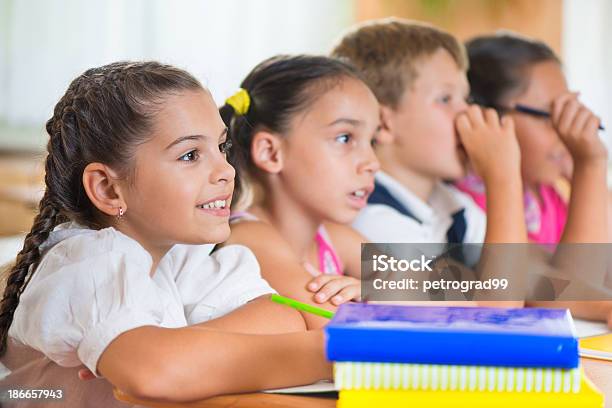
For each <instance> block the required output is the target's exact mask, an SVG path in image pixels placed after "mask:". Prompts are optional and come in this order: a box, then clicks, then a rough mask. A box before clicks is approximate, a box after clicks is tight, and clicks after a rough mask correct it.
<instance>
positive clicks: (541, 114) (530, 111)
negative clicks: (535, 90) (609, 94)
mask: <svg viewBox="0 0 612 408" xmlns="http://www.w3.org/2000/svg"><path fill="white" fill-rule="evenodd" d="M504 110H506V111H508V110H510V111H515V112H520V113H524V114H526V115H531V116H536V117H538V118H550V112H546V111H543V110H540V109H536V108H532V107H530V106H526V105H521V104H517V105H514V108H506V109H504ZM599 130H606V128H604V127H603V126H602V125H601V124H600V125H599Z"/></svg>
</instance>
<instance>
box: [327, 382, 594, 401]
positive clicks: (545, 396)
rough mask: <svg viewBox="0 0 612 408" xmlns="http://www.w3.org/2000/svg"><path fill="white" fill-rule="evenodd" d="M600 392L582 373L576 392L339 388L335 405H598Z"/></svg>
mask: <svg viewBox="0 0 612 408" xmlns="http://www.w3.org/2000/svg"><path fill="white" fill-rule="evenodd" d="M603 404H604V398H603V395H602V394H601V393H600V392H599V391H598V390H597V389H596V388H595V386H594V385H593V384H592V383H591V382H590V381H589V380H588V379H586V378H585V377H584V376H583V379H582V384H581V387H580V392H579V393H575V394H574V393H542V392H495V391H493V392H489V391H482V392H479V391H362V390H359V391H346V390H345V391H340V398H339V400H338V405H337V407H338V408H371V407H385V408H393V407H407V406H411V407H453V408H462V407H464V408H491V407H495V408H517V407H520V408H530V407H534V408H547V407H551V408H552V407H555V408H565V407H567V408H570V407H571V408H575V407H581V408H591V407H592V408H595V407H597V408H601V407H603V406H604V405H603Z"/></svg>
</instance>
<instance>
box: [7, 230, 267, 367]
mask: <svg viewBox="0 0 612 408" xmlns="http://www.w3.org/2000/svg"><path fill="white" fill-rule="evenodd" d="M43 245H44V246H43V247H41V248H42V250H44V251H46V253H45V254H44V256H43V258H42V261H41V263H40V264H39V266H38V268H37V270H36V272H35V273H34V275H33V276H32V279H31V281H30V283H29V284H28V286H27V287H26V290H25V291H24V293H23V294H22V295H21V299H20V302H19V305H18V307H17V309H16V311H15V315H14V318H13V322H12V324H11V327H10V330H9V336H10V337H12V338H14V339H15V340H16V341H19V342H21V343H23V344H25V345H27V346H29V347H32V348H33V349H35V350H38V351H40V352H42V353H44V354H45V355H46V356H47V357H49V358H50V359H51V360H53V361H54V362H56V363H57V364H58V365H60V366H64V367H75V366H79V365H81V364H85V365H86V366H87V368H89V369H90V370H91V371H92V372H94V373H96V366H97V363H98V359H99V358H100V355H101V354H102V352H103V351H104V349H105V348H106V347H107V346H108V344H109V343H110V342H111V341H112V340H113V339H115V338H116V337H117V336H119V335H120V334H121V333H123V332H125V331H128V330H131V329H134V328H136V327H141V326H146V325H153V326H160V327H169V328H174V327H183V326H187V325H190V324H195V323H200V322H204V321H207V320H210V319H213V318H216V317H219V316H222V315H224V314H226V313H229V312H230V311H232V310H234V309H235V308H237V307H239V306H241V305H243V304H245V303H246V302H248V301H250V300H252V299H254V298H256V297H259V296H261V295H264V294H268V293H274V290H273V289H272V288H271V287H270V286H269V285H268V283H267V282H266V281H265V280H264V279H263V278H262V277H261V275H260V272H259V265H258V263H257V260H256V259H255V256H254V255H253V254H252V252H251V251H250V250H248V249H247V248H246V247H243V246H237V245H234V246H228V247H224V248H221V249H220V250H218V251H216V252H215V253H213V254H210V251H211V250H212V247H213V246H212V245H175V246H174V247H172V249H171V250H170V251H169V252H168V253H167V254H166V255H165V256H164V257H163V258H162V260H161V261H160V263H159V266H158V267H157V269H156V271H155V273H154V274H153V276H150V270H151V266H152V259H151V256H150V255H149V253H148V252H147V251H146V250H145V249H144V248H143V247H142V246H140V244H139V243H138V242H136V241H135V240H133V239H131V238H129V237H128V236H126V235H124V234H122V233H121V232H119V231H117V230H115V229H114V228H112V227H111V228H106V229H102V230H99V231H96V230H91V229H87V228H84V227H80V226H78V225H76V224H74V223H70V224H68V223H67V224H62V225H61V226H59V227H57V228H56V229H55V230H54V231H53V232H52V233H51V234H50V236H49V239H48V240H47V241H46V242H45V244H43Z"/></svg>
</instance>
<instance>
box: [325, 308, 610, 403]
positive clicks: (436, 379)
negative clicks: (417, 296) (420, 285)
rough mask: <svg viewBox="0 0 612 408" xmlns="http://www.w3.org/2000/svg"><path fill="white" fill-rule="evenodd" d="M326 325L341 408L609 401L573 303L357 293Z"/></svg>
mask: <svg viewBox="0 0 612 408" xmlns="http://www.w3.org/2000/svg"><path fill="white" fill-rule="evenodd" d="M326 333H327V357H328V359H329V360H330V361H333V362H334V381H335V385H336V388H337V389H338V390H339V391H340V393H339V401H338V407H340V408H354V407H373V406H380V407H393V406H407V405H408V404H411V405H412V404H416V405H414V406H425V405H426V404H427V405H429V406H436V407H438V406H452V407H470V408H475V407H506V406H508V407H510V406H512V407H513V408H516V407H517V404H522V405H521V406H520V407H521V408H527V407H530V406H533V407H538V408H544V407H577V406H580V407H602V406H603V395H602V394H601V393H600V392H599V391H597V390H596V389H595V388H594V386H593V385H592V384H591V383H590V382H589V381H588V379H587V378H586V377H585V376H584V374H583V372H582V370H581V369H580V367H579V361H580V360H579V358H578V341H577V339H576V334H575V329H574V326H573V322H572V318H571V315H570V313H569V311H567V310H565V309H537V308H524V309H498V308H480V307H418V306H414V307H411V306H387V305H372V304H358V303H351V304H345V305H342V306H341V307H340V308H339V309H338V312H337V313H336V315H335V316H334V318H333V319H332V321H331V322H330V323H329V324H328V325H327V327H326ZM419 404H421V405H419Z"/></svg>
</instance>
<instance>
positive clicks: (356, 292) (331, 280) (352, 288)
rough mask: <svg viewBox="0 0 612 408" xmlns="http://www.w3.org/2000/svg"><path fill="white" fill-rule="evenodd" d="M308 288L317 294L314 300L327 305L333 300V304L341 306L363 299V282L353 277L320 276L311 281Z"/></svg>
mask: <svg viewBox="0 0 612 408" xmlns="http://www.w3.org/2000/svg"><path fill="white" fill-rule="evenodd" d="M306 288H307V289H308V290H309V291H311V292H316V295H315V296H314V300H315V302H317V303H325V302H326V301H327V300H328V299H330V298H331V303H332V304H334V305H336V306H339V305H341V304H342V303H346V302H349V301H351V300H360V299H361V282H360V281H359V279H355V278H353V277H351V276H339V275H319V276H317V277H316V278H314V279H313V280H311V281H310V282H309V283H308V285H306Z"/></svg>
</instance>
